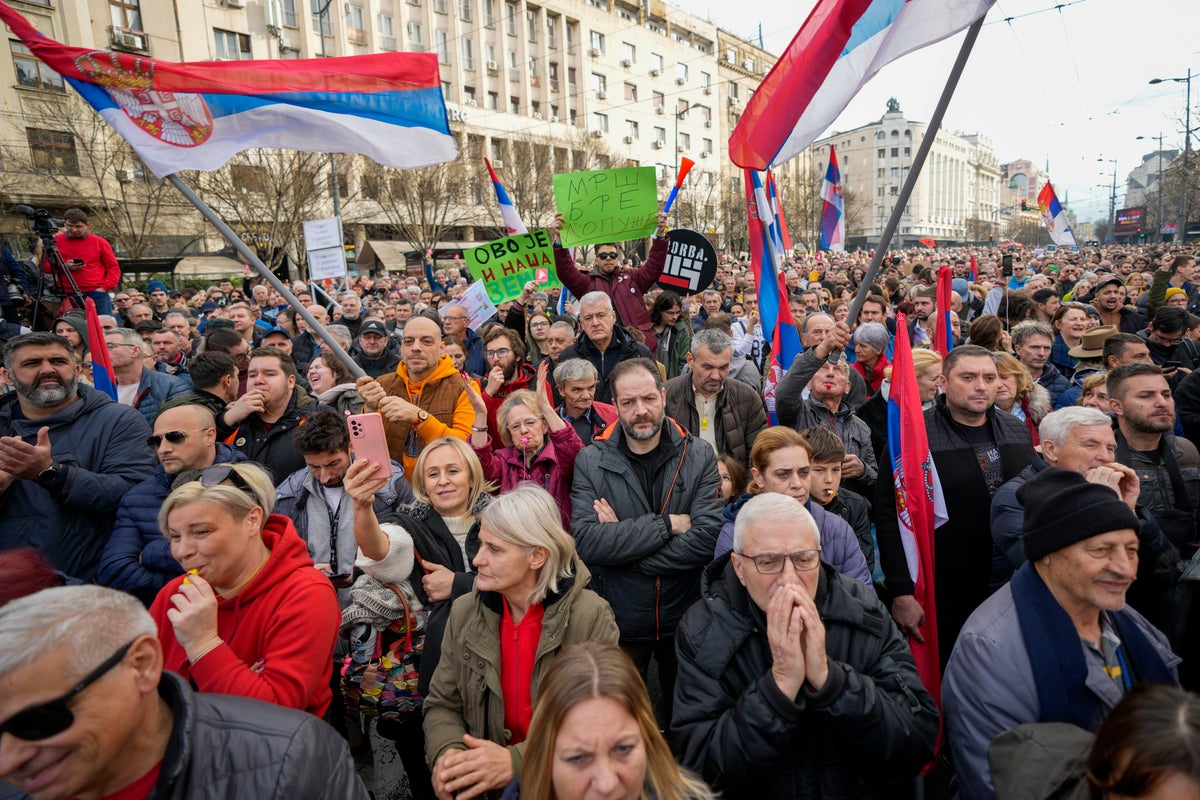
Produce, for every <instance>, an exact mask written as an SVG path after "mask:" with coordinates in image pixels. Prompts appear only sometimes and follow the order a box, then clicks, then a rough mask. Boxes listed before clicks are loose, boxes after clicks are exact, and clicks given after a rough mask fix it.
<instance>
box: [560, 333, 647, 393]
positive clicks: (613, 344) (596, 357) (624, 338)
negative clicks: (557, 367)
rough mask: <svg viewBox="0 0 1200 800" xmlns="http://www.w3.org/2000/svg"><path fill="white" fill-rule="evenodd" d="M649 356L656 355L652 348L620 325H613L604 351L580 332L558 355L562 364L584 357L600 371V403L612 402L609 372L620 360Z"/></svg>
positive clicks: (597, 384)
mask: <svg viewBox="0 0 1200 800" xmlns="http://www.w3.org/2000/svg"><path fill="white" fill-rule="evenodd" d="M639 356H640V357H642V358H649V359H653V358H654V357H653V356H652V355H651V354H650V350H648V349H646V345H644V344H642V343H641V342H639V341H638V340H637V339H634V338H633V334H631V333H630V332H629V331H627V330H625V329H624V328H622V327H621V326H620V325H616V326H614V327H613V332H612V341H610V342H609V343H608V349H606V350H605V351H604V352H603V353H601V352H600V350H599V348H597V347H596V345H594V344H592V340H591V339H589V338H588V337H587V334H584V333H580V334H579V335H578V336H576V337H575V343H574V344H572V345H571V346H570V347H568V348H567V349H566V350H563V351H562V353H560V354H559V356H558V363H559V364H561V363H563V362H564V361H567V360H569V359H572V358H582V359H583V360H584V361H587V362H588V363H589V364H591V365H592V366H593V367H595V368H596V372H597V373H599V380H597V381H596V396H595V400H596V402H598V403H611V402H612V387H611V386H609V384H608V373H610V372H612V370H613V367H615V366H616V365H617V364H618V363H619V362H621V361H624V360H626V359H628V358H638V357H639Z"/></svg>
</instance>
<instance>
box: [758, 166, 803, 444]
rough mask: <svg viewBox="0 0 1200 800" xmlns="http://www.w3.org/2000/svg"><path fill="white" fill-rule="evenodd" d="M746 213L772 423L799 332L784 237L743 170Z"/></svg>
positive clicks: (767, 202) (761, 191)
mask: <svg viewBox="0 0 1200 800" xmlns="http://www.w3.org/2000/svg"><path fill="white" fill-rule="evenodd" d="M745 181H746V212H747V216H748V217H749V226H750V227H749V230H750V268H751V270H752V271H753V272H754V285H755V286H756V287H757V289H758V317H759V320H760V321H761V324H762V335H763V338H764V339H766V340H768V341H770V342H771V361H770V364H769V365H768V367H767V370H766V380H765V384H766V385H765V388H764V391H763V397H764V399H765V400H766V404H767V416H768V417H769V418H770V421H771V424H772V425H774V424H775V422H776V414H775V384H777V383H778V382H779V378H780V377H781V376H782V374H783V371H784V370H786V369H787V368H788V367H790V366H791V365H792V361H793V360H794V359H795V358H796V356H797V355H799V353H800V350H801V347H800V333H799V331H798V330H797V329H796V321H795V320H794V319H793V318H792V310H791V307H790V306H788V302H787V284H786V283H785V282H784V275H783V237H782V235H781V234H780V231H779V225H778V222H777V220H776V217H775V214H774V213H773V212H772V210H771V202H770V199H769V198H768V197H767V192H766V190H765V189H764V187H763V183H762V179H761V178H760V177H759V175H758V173H757V172H754V171H753V170H745Z"/></svg>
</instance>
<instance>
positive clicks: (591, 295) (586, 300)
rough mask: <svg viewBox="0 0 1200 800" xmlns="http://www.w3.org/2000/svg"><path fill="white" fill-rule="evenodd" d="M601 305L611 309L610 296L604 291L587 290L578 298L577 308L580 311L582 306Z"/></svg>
mask: <svg viewBox="0 0 1200 800" xmlns="http://www.w3.org/2000/svg"><path fill="white" fill-rule="evenodd" d="M597 304H599V305H603V306H604V307H605V308H607V309H608V310H609V311H612V310H613V304H612V298H611V297H609V296H608V294H606V293H605V292H598V291H597V292H588V293H587V294H585V295H584V296H583V297H581V298H579V309H580V310H581V311H582V310H583V307H584V306H591V305H597Z"/></svg>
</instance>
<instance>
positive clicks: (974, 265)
mask: <svg viewBox="0 0 1200 800" xmlns="http://www.w3.org/2000/svg"><path fill="white" fill-rule="evenodd" d="M977 280H979V262H978V261H976V260H975V254H974V253H971V283H975V281H977Z"/></svg>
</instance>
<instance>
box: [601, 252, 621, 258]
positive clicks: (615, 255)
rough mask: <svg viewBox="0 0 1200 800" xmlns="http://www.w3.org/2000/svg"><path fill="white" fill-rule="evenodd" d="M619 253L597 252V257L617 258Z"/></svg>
mask: <svg viewBox="0 0 1200 800" xmlns="http://www.w3.org/2000/svg"><path fill="white" fill-rule="evenodd" d="M618 255H619V254H618V253H613V252H607V253H596V258H617V257H618Z"/></svg>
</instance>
